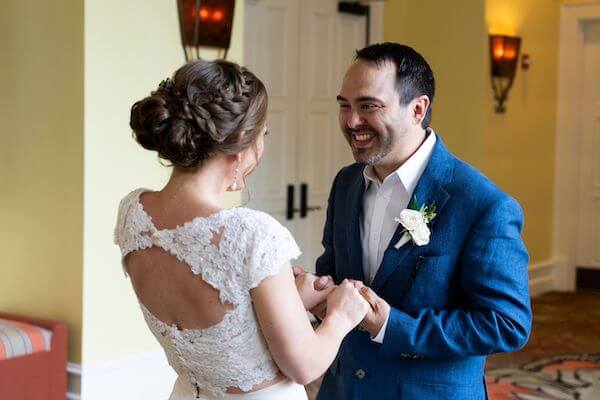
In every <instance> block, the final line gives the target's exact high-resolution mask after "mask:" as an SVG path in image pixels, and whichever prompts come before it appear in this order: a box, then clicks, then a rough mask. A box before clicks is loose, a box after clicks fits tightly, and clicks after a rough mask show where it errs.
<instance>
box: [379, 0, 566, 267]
mask: <svg viewBox="0 0 600 400" xmlns="http://www.w3.org/2000/svg"><path fill="white" fill-rule="evenodd" d="M560 3H561V2H560V1H559V0H468V1H461V2H446V1H441V0H423V1H419V2H414V1H410V0H395V1H391V2H388V3H386V5H385V21H384V38H385V40H391V41H398V42H401V43H406V44H409V45H411V46H413V47H415V48H416V49H417V50H418V51H419V52H421V53H422V54H423V55H424V56H425V58H426V59H427V60H428V61H429V62H430V64H431V66H432V68H433V70H434V73H435V75H436V79H437V94H436V99H435V100H434V103H433V122H432V127H433V128H434V129H435V130H436V131H437V132H438V133H439V134H440V135H441V136H442V138H443V139H444V141H445V142H446V144H447V145H448V147H449V148H450V149H451V150H452V151H453V152H454V153H455V154H456V155H457V156H459V157H461V158H463V159H464V160H466V161H467V162H469V163H471V164H473V165H474V166H476V167H477V168H479V169H481V170H482V171H483V172H484V173H485V174H486V175H488V176H489V177H490V178H491V179H492V180H493V181H494V182H496V183H497V184H498V185H499V186H500V187H501V188H502V189H503V190H505V191H506V192H508V193H510V194H511V195H512V196H514V197H516V198H517V199H518V200H519V202H520V203H521V205H522V206H523V208H524V210H525V220H526V223H525V230H524V234H523V235H524V238H525V241H526V243H527V246H528V248H529V251H530V255H531V259H532V261H533V262H536V261H543V260H546V259H548V258H550V257H551V255H552V248H551V245H552V205H553V190H554V186H553V185H554V183H553V182H554V152H555V145H554V143H555V142H554V137H555V118H556V100H557V99H556V81H557V76H556V73H557V72H556V71H557V57H558V30H559V6H560ZM489 32H493V33H503V34H511V35H514V34H516V35H519V36H521V37H522V38H523V42H522V46H523V47H522V50H523V51H524V52H526V53H529V54H530V56H531V62H532V65H531V68H530V70H529V71H527V72H524V71H522V70H518V71H517V76H516V79H515V82H514V86H513V88H512V89H511V91H510V93H509V100H508V102H507V112H506V113H505V114H496V113H495V112H494V102H493V93H492V89H491V82H490V76H489V54H488V42H487V41H488V36H487V35H488V33H489Z"/></svg>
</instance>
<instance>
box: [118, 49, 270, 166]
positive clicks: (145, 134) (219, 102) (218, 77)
mask: <svg viewBox="0 0 600 400" xmlns="http://www.w3.org/2000/svg"><path fill="white" fill-rule="evenodd" d="M267 101H268V99H267V91H266V90H265V86H264V85H263V83H262V82H261V81H260V80H259V79H258V78H257V77H256V76H255V75H254V74H253V73H252V72H250V71H248V70H247V69H246V68H244V67H241V66H239V65H237V64H235V63H232V62H229V61H224V60H217V61H192V62H189V63H187V64H185V65H184V66H182V67H181V68H179V69H178V70H177V71H176V72H175V75H174V76H173V78H172V79H170V78H169V79H166V80H164V81H163V82H161V84H160V85H159V87H158V89H157V90H155V91H154V92H152V93H151V94H150V96H148V97H146V98H145V99H142V100H140V101H138V102H136V103H135V104H134V105H133V107H132V108H131V118H130V122H129V125H130V126H131V129H133V136H134V137H135V139H136V141H137V142H138V143H139V144H140V145H142V147H144V148H145V149H148V150H153V151H156V152H158V156H159V157H160V158H162V159H164V160H167V161H168V162H170V164H171V165H172V166H176V167H181V168H184V169H194V168H196V167H197V166H200V165H202V163H203V162H204V161H205V160H207V159H209V158H211V157H213V156H214V155H217V154H226V155H234V154H237V153H239V152H240V151H243V150H245V149H247V148H248V147H250V146H252V145H253V144H254V143H255V141H256V138H257V137H258V134H259V133H260V130H261V128H262V127H263V126H264V124H265V120H266V114H267Z"/></svg>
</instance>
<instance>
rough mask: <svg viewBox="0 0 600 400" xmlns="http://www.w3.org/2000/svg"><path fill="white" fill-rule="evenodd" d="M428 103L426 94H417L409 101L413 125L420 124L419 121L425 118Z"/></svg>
mask: <svg viewBox="0 0 600 400" xmlns="http://www.w3.org/2000/svg"><path fill="white" fill-rule="evenodd" d="M430 103H431V102H430V100H429V96H427V95H422V96H419V97H417V98H415V99H413V101H411V103H410V104H411V111H412V118H413V123H414V124H415V125H421V122H422V121H423V120H424V119H425V115H427V110H428V109H429V104H430Z"/></svg>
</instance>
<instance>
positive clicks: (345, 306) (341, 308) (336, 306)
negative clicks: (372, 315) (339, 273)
mask: <svg viewBox="0 0 600 400" xmlns="http://www.w3.org/2000/svg"><path fill="white" fill-rule="evenodd" d="M370 308H371V307H370V306H369V303H367V301H366V300H365V298H364V297H363V296H362V295H361V294H360V293H359V291H358V289H357V288H356V286H355V285H354V284H353V283H352V282H351V281H349V280H348V279H344V281H343V282H342V283H341V284H340V285H339V286H337V287H336V288H335V290H333V291H332V292H331V294H330V295H329V296H327V318H329V317H333V318H334V319H335V320H336V322H337V323H339V324H341V327H342V328H345V329H344V330H345V332H346V333H347V332H349V331H350V330H352V328H354V327H355V326H356V325H358V324H359V323H360V322H361V321H362V320H363V319H364V318H365V316H366V315H367V313H368V312H369V310H370Z"/></svg>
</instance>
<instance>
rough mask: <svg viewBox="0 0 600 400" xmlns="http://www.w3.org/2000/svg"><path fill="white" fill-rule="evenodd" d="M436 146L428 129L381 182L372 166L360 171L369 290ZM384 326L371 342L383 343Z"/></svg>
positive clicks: (362, 230)
mask: <svg viewBox="0 0 600 400" xmlns="http://www.w3.org/2000/svg"><path fill="white" fill-rule="evenodd" d="M435 142H436V137H435V132H433V130H431V129H429V130H428V135H427V138H426V139H425V141H424V142H423V143H422V144H421V146H420V147H419V148H418V149H417V151H416V152H415V153H414V154H413V155H412V156H411V157H410V158H409V159H408V160H406V161H405V162H404V164H402V165H401V166H400V168H398V169H397V170H395V171H394V172H392V173H391V174H390V175H388V176H387V177H386V178H385V179H384V180H383V182H381V181H380V180H379V178H377V175H376V174H375V171H374V170H373V166H371V165H368V166H366V167H365V169H364V170H363V176H364V179H365V194H364V196H363V213H362V216H361V219H360V240H361V245H362V253H363V259H362V261H363V272H364V276H365V283H366V284H367V285H369V286H370V285H371V283H373V279H374V278H375V275H376V274H377V271H378V270H379V267H380V265H381V262H382V260H383V254H384V252H385V250H386V249H387V248H388V246H389V244H390V241H391V240H392V236H394V232H395V231H396V229H397V228H398V223H397V222H396V221H394V218H396V217H398V216H399V215H400V212H401V211H402V210H404V209H405V208H406V207H408V204H409V203H410V200H411V198H412V196H413V192H414V191H415V187H416V186H417V183H418V182H419V179H420V178H421V175H423V171H425V167H427V163H428V162H429V159H430V158H431V153H432V152H433V147H434V145H435ZM388 317H389V315H388ZM387 322H388V320H387V318H386V320H385V323H384V324H383V326H382V327H381V330H380V331H379V333H378V334H377V336H375V337H374V338H372V339H373V340H374V341H375V342H377V343H383V338H384V335H385V329H386V327H387Z"/></svg>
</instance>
